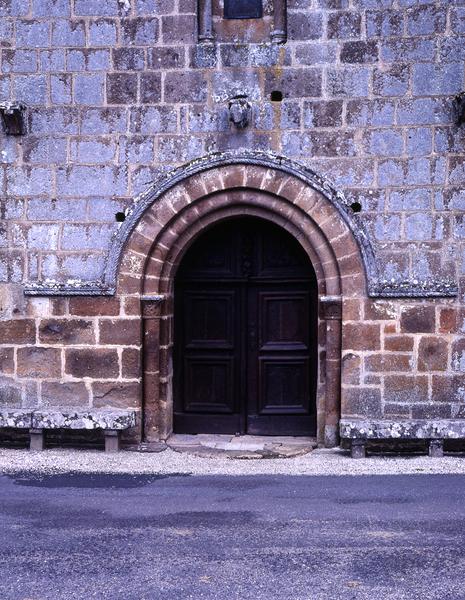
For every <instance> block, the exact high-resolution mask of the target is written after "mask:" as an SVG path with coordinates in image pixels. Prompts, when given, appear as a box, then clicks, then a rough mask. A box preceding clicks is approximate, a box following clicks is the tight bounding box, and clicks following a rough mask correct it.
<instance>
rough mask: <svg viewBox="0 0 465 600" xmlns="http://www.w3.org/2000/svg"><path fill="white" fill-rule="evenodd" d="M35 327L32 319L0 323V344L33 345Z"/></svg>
mask: <svg viewBox="0 0 465 600" xmlns="http://www.w3.org/2000/svg"><path fill="white" fill-rule="evenodd" d="M35 341H36V327H35V323H34V321H33V320H32V319H14V320H12V321H1V322H0V344H33V343H34V342H35Z"/></svg>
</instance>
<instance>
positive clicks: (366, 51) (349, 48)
mask: <svg viewBox="0 0 465 600" xmlns="http://www.w3.org/2000/svg"><path fill="white" fill-rule="evenodd" d="M377 61H378V45H377V43H376V42H373V41H370V42H363V41H355V42H345V43H344V44H343V45H342V49H341V62H342V63H349V64H356V63H361V64H363V63H373V62H377Z"/></svg>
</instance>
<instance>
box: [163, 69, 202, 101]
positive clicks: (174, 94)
mask: <svg viewBox="0 0 465 600" xmlns="http://www.w3.org/2000/svg"><path fill="white" fill-rule="evenodd" d="M206 99H207V82H206V80H205V78H204V76H203V75H202V74H201V73H197V72H182V73H167V74H166V75H165V82H164V100H165V102H173V103H178V102H187V103H190V102H205V101H206Z"/></svg>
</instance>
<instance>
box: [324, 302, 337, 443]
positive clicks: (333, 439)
mask: <svg viewBox="0 0 465 600" xmlns="http://www.w3.org/2000/svg"><path fill="white" fill-rule="evenodd" d="M320 306H321V316H322V318H323V319H325V320H326V385H325V390H326V391H325V446H326V447H327V448H333V447H334V446H337V445H338V444H339V419H340V416H341V414H340V412H341V331H342V298H341V296H322V297H321V298H320Z"/></svg>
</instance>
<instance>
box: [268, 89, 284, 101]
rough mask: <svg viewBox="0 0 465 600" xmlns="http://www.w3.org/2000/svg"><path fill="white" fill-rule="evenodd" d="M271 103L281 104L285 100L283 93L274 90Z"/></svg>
mask: <svg viewBox="0 0 465 600" xmlns="http://www.w3.org/2000/svg"><path fill="white" fill-rule="evenodd" d="M270 99H271V102H281V101H282V99H283V93H282V92H281V91H279V90H273V91H272V92H271V94H270Z"/></svg>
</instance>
